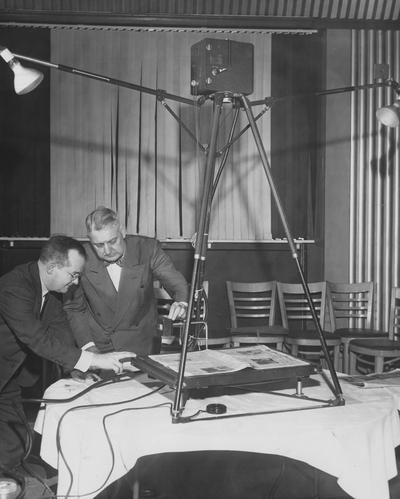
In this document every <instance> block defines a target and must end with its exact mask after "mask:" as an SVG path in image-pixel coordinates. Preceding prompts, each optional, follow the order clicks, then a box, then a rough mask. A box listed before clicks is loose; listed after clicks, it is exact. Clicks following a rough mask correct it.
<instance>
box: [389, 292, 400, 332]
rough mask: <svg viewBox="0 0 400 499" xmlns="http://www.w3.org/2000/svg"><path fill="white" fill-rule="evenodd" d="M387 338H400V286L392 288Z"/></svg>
mask: <svg viewBox="0 0 400 499" xmlns="http://www.w3.org/2000/svg"><path fill="white" fill-rule="evenodd" d="M389 338H390V339H391V340H400V288H399V287H394V288H392V294H391V299H390V314H389Z"/></svg>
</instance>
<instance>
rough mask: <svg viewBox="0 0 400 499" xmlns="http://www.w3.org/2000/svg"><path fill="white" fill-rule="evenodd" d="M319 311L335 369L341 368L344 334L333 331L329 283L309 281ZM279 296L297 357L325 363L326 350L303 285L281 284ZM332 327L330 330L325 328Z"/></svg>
mask: <svg viewBox="0 0 400 499" xmlns="http://www.w3.org/2000/svg"><path fill="white" fill-rule="evenodd" d="M308 287H309V290H310V293H311V298H312V300H313V303H314V306H315V311H316V313H317V316H318V318H319V321H320V324H321V328H322V330H323V334H324V337H325V340H326V343H327V347H328V351H329V353H330V355H331V357H332V360H333V363H334V366H335V368H336V369H337V368H338V365H339V359H340V336H339V335H337V334H336V333H333V332H331V331H332V318H331V316H330V309H329V307H328V306H327V292H326V289H327V284H326V282H313V283H309V284H308ZM277 288H278V298H279V305H280V310H281V317H282V324H283V326H284V327H285V328H287V329H288V330H289V331H288V334H287V336H286V337H285V346H286V347H287V348H288V349H289V351H290V353H291V354H292V355H294V356H296V357H302V358H305V359H306V360H308V361H311V362H317V363H318V364H319V363H321V362H323V359H324V353H323V350H322V348H321V341H320V338H319V335H318V333H317V331H316V330H315V324H314V321H313V319H312V315H311V310H310V307H309V304H308V301H307V298H306V295H305V293H304V290H303V286H302V285H301V284H290V283H282V282H278V283H277ZM325 325H327V326H329V328H328V329H329V331H327V330H325Z"/></svg>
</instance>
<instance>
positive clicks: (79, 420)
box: [35, 380, 400, 499]
mask: <svg viewBox="0 0 400 499" xmlns="http://www.w3.org/2000/svg"><path fill="white" fill-rule="evenodd" d="M83 388H85V386H82V384H80V383H77V382H74V381H72V380H60V381H58V382H57V383H55V384H54V385H52V386H51V387H50V388H49V389H48V390H47V391H46V394H45V396H46V397H48V398H65V397H70V396H72V395H74V394H75V393H77V392H78V391H80V390H82V389H83ZM342 388H343V390H344V394H345V399H346V405H345V406H339V407H329V408H322V409H312V410H306V411H300V412H299V411H296V412H283V413H277V414H263V415H256V416H244V417H238V418H230V419H229V418H228V419H221V420H212V421H196V422H191V423H179V424H173V423H172V422H171V416H170V404H169V405H166V404H168V403H169V402H170V400H171V397H169V398H168V397H167V396H165V395H163V394H161V393H153V394H152V395H150V396H148V397H145V398H142V399H141V400H138V401H136V402H124V403H123V404H121V405H114V406H105V407H96V406H95V405H91V404H102V403H112V402H118V401H127V400H129V399H132V398H134V397H137V396H139V395H142V394H146V393H148V392H149V391H150V389H149V388H148V387H147V386H145V385H143V384H141V383H139V382H138V381H136V380H129V381H125V382H122V383H118V384H112V385H108V386H105V387H102V388H99V389H95V390H93V391H91V392H89V393H87V394H86V395H84V396H83V397H81V398H79V399H78V400H76V401H75V402H73V403H63V404H51V405H47V406H46V407H45V408H43V409H42V410H41V411H40V412H39V416H38V419H37V421H36V425H35V430H36V431H38V432H39V433H41V434H42V444H41V456H42V458H43V459H44V460H45V461H46V462H47V463H49V464H50V465H51V466H53V467H55V468H58V472H59V476H58V477H59V481H58V494H60V495H65V494H69V495H71V497H72V496H74V497H77V496H82V497H85V498H91V497H95V496H96V495H97V494H98V493H99V492H100V490H102V489H104V488H105V487H106V486H107V485H109V484H110V483H111V482H113V481H115V480H117V479H118V478H120V477H121V476H123V475H124V474H125V473H127V472H128V471H129V470H130V469H131V468H132V467H133V466H134V465H135V463H136V460H137V459H138V458H139V457H141V456H144V455H148V454H155V453H161V452H180V451H181V452H185V451H196V450H232V451H249V452H259V453H267V454H278V455H283V456H287V457H290V458H294V459H298V460H300V461H303V462H306V463H308V464H310V465H312V466H315V467H316V468H318V469H320V470H322V471H325V472H327V473H329V474H331V475H333V476H336V477H337V478H338V483H339V485H340V486H341V487H342V488H343V489H344V490H345V491H346V492H347V493H348V494H350V495H351V496H353V497H354V498H355V499H389V488H388V480H389V479H391V478H393V477H394V476H396V474H397V468H396V460H395V454H394V448H395V447H396V446H397V445H399V444H400V422H399V417H398V413H397V409H398V406H399V404H400V402H399V401H400V388H399V389H398V390H397V391H398V393H396V390H388V389H385V388H380V389H372V390H371V389H368V390H366V389H360V388H356V387H352V386H350V385H347V384H345V383H342ZM304 391H305V393H306V394H307V395H309V396H316V397H322V398H324V399H328V398H332V394H331V392H330V391H329V390H328V388H327V387H326V385H325V384H324V383H323V382H322V384H321V386H320V387H310V388H306V389H305V390H304ZM214 401H215V402H216V401H218V402H219V403H224V404H225V405H227V408H228V413H230V414H232V413H234V412H235V411H240V410H243V408H244V409H245V411H246V410H247V409H246V407H247V408H248V409H250V410H251V411H254V410H263V409H266V410H271V409H274V408H275V407H278V406H279V407H283V406H284V405H285V404H286V405H287V404H290V405H293V401H292V399H286V398H282V397H277V396H273V395H268V394H260V393H254V394H251V395H237V396H224V397H218V399H207V400H201V401H199V400H189V401H188V402H187V404H186V409H185V415H189V414H194V413H195V412H196V411H197V409H198V408H200V409H205V407H206V405H207V404H208V403H210V402H214ZM300 403H302V402H300ZM159 404H165V405H162V406H160V407H154V406H157V405H159ZM77 405H79V406H81V405H86V406H88V407H85V408H81V409H76V410H74V411H71V412H69V413H67V414H66V416H65V417H64V418H62V416H63V414H65V412H66V411H67V410H68V409H69V408H71V407H74V406H77ZM105 416H107V417H105ZM61 418H62V419H61ZM104 429H106V432H105V430H104ZM57 432H58V433H59V437H60V438H59V442H58V444H57V438H56V437H57ZM107 435H108V438H107Z"/></svg>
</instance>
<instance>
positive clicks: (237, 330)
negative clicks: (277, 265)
mask: <svg viewBox="0 0 400 499" xmlns="http://www.w3.org/2000/svg"><path fill="white" fill-rule="evenodd" d="M226 292H227V296H228V303H229V312H230V320H231V327H230V329H229V332H230V334H231V337H232V343H233V346H240V345H241V344H244V343H246V344H248V343H251V344H254V343H262V344H265V345H271V346H275V347H276V348H277V349H278V350H282V345H283V341H284V338H285V335H286V334H287V329H285V328H283V327H282V326H281V325H278V324H276V320H275V317H276V307H277V288H276V281H270V282H232V281H227V282H226Z"/></svg>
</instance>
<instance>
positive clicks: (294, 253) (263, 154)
mask: <svg viewBox="0 0 400 499" xmlns="http://www.w3.org/2000/svg"><path fill="white" fill-rule="evenodd" d="M240 99H241V102H242V105H243V108H244V110H245V112H246V115H247V119H248V120H249V124H250V127H251V131H252V132H253V136H254V140H255V143H256V146H257V149H258V152H259V154H260V159H261V162H262V164H263V168H264V171H265V174H266V176H267V179H268V183H269V186H270V189H271V193H272V197H273V199H274V201H275V205H276V208H277V210H278V213H279V216H280V219H281V222H282V225H283V228H284V231H285V234H286V238H287V240H288V244H289V247H290V250H291V252H292V257H293V259H294V260H295V262H296V266H297V271H298V274H299V277H300V280H301V284H302V286H303V289H304V293H305V295H306V298H307V302H308V304H309V307H310V311H311V315H312V318H313V321H314V324H315V328H316V330H317V333H318V336H319V339H320V342H321V347H322V350H323V352H324V356H325V360H326V362H327V365H328V369H329V372H330V374H331V378H332V382H333V384H334V390H333V393H334V395H335V397H336V400H337V403H338V404H343V403H344V399H343V393H342V389H341V387H340V384H339V380H338V377H337V374H336V371H335V369H334V367H333V364H332V360H331V358H330V355H329V352H328V346H327V344H326V341H325V337H324V334H323V332H322V328H321V325H320V323H319V320H318V317H317V313H316V310H315V306H314V303H313V301H312V297H311V293H310V290H309V288H308V285H307V282H306V279H305V277H304V272H303V269H302V267H301V265H300V262H299V258H298V255H297V251H296V247H295V244H294V240H293V237H292V234H291V231H290V228H289V224H288V222H287V219H286V215H285V212H284V210H283V207H282V203H281V200H280V198H279V194H278V191H277V189H276V186H275V182H274V179H273V177H272V173H271V167H270V165H269V161H268V157H267V154H266V152H265V149H264V146H263V143H262V140H261V136H260V132H259V130H258V128H257V125H256V122H255V120H254V116H253V113H252V111H251V108H250V105H249V102H248V100H247V99H246V97H245V96H241V97H240Z"/></svg>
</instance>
